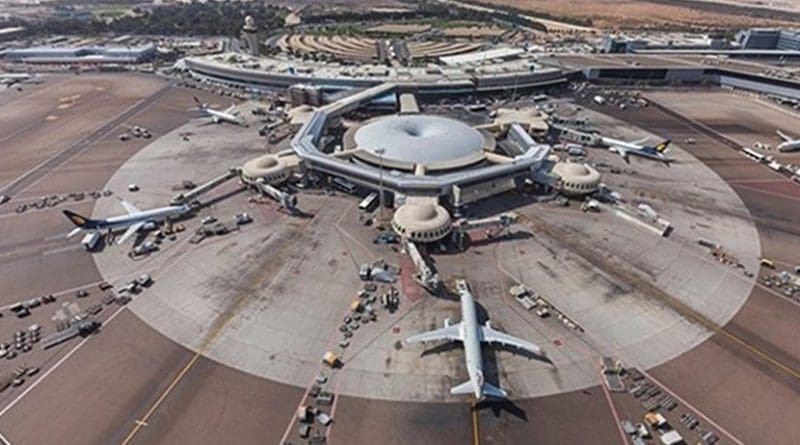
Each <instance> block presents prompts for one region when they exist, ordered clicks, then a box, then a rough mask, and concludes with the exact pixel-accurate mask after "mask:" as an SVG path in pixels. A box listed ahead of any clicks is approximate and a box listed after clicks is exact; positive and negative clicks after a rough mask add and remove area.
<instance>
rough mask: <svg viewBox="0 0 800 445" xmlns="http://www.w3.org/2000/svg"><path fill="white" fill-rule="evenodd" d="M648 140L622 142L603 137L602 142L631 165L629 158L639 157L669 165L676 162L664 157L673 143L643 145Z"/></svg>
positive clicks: (668, 141) (667, 141)
mask: <svg viewBox="0 0 800 445" xmlns="http://www.w3.org/2000/svg"><path fill="white" fill-rule="evenodd" d="M647 139H648V138H644V139H640V140H638V141H632V142H627V141H620V140H618V139H612V138H607V137H601V138H600V142H601V143H602V144H603V145H605V146H606V147H608V149H609V150H610V151H611V152H613V153H617V154H619V155H620V156H622V159H624V160H625V162H627V163H629V164H630V162H631V161H630V159H629V156H639V157H641V158H647V159H652V160H655V161H659V162H663V163H665V164H668V165H669V163H670V162H673V161H674V159H672V158H668V157H666V156H664V153H665V152H666V151H667V147H668V146H669V144H670V142H671V141H670V140H669V139H667V140H666V141H664V142H662V143H660V144H658V145H655V146H650V145H642V144H644V143H646V142H647Z"/></svg>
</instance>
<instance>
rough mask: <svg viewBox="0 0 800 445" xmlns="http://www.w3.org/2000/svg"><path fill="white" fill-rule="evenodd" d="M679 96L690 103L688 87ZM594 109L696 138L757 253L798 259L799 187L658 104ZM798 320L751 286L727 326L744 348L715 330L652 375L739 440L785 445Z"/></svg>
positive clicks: (797, 373) (797, 427) (783, 302)
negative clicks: (746, 215) (752, 226)
mask: <svg viewBox="0 0 800 445" xmlns="http://www.w3.org/2000/svg"><path fill="white" fill-rule="evenodd" d="M700 97H701V98H702V95H701V96H700ZM677 99H678V100H682V101H686V102H688V103H686V106H691V102H692V95H691V93H683V94H681V95H680V96H678V97H677ZM593 108H597V109H598V111H601V112H606V113H610V114H612V115H614V117H617V118H619V119H621V120H624V121H627V122H630V123H632V124H634V125H637V126H639V127H642V128H644V129H646V130H648V131H651V132H653V133H655V134H659V135H662V136H665V137H671V138H672V139H673V140H674V141H676V143H678V144H680V143H681V141H684V140H685V139H686V138H693V139H695V140H696V142H695V143H694V144H692V145H691V146H685V145H684V146H683V148H684V149H686V150H688V151H689V152H691V153H692V154H693V155H694V156H695V157H697V158H698V159H699V160H700V161H701V162H703V163H705V164H706V165H708V166H709V167H710V168H712V169H713V170H714V171H715V172H716V173H717V174H719V175H720V176H721V177H722V178H723V179H725V180H726V181H727V182H728V183H729V184H730V185H731V187H733V188H734V190H735V191H736V192H737V193H738V194H739V196H740V197H741V199H742V200H743V201H744V203H745V205H746V206H747V207H748V209H749V210H750V213H751V215H752V217H753V219H754V221H755V223H756V226H757V228H758V231H759V236H760V238H761V246H762V255H763V256H765V257H774V258H778V259H780V260H781V261H783V262H785V263H787V264H800V249H798V247H800V238H798V236H797V235H798V233H800V229H798V227H797V225H796V224H797V223H796V222H797V221H800V199H798V198H800V186H798V185H797V184H793V183H791V181H789V180H787V179H785V178H783V177H782V176H780V175H779V174H777V173H775V172H773V171H772V170H770V169H768V168H767V167H766V166H764V165H760V164H756V163H755V162H753V161H751V160H749V159H747V158H746V157H744V156H743V155H741V154H739V153H737V152H736V150H735V149H733V148H731V147H730V146H729V145H727V144H724V143H722V142H720V141H719V140H717V139H715V138H712V137H709V136H708V135H707V134H706V133H704V132H701V131H699V130H698V129H697V126H696V125H693V122H692V119H688V120H686V119H681V118H677V117H675V116H673V115H671V114H667V113H664V112H663V111H660V110H658V109H657V108H656V107H647V108H644V109H639V110H636V111H632V112H621V111H619V110H616V109H612V108H609V107H606V108H603V107H593ZM739 118H740V119H741V116H740V117H739ZM697 121H698V122H699V123H701V124H703V125H708V126H711V125H714V126H716V127H717V128H718V129H722V128H724V127H726V126H730V125H738V124H737V123H734V122H728V123H726V122H724V121H715V122H708V121H707V122H704V121H703V118H702V116H697ZM737 128H741V126H739V127H737ZM753 137H756V136H753ZM698 211H702V203H698ZM798 325H800V308H798V306H797V305H796V304H794V303H793V302H791V301H790V300H787V299H785V298H783V296H779V295H776V294H774V293H771V292H768V291H766V290H765V289H763V288H761V287H756V288H755V289H754V290H753V292H752V294H751V295H750V297H749V298H748V300H747V302H746V303H745V305H744V306H743V307H742V308H741V310H740V311H739V313H737V315H736V316H735V317H734V318H733V320H731V322H730V323H728V324H727V325H726V326H724V330H725V331H726V332H728V333H730V334H731V335H733V336H735V337H736V338H739V339H741V340H742V341H744V342H745V343H746V346H743V345H742V344H740V343H737V342H732V341H731V340H730V339H729V338H726V336H725V335H719V334H718V335H715V336H714V337H712V339H711V340H709V341H706V342H705V343H703V344H701V345H700V346H699V347H697V348H695V349H693V350H692V351H689V352H688V353H686V354H684V355H682V356H681V357H678V358H677V359H675V360H672V361H670V362H668V363H666V364H664V365H662V366H659V367H657V368H655V369H653V370H652V371H651V373H652V374H653V375H654V376H655V377H656V378H658V379H659V380H660V381H662V382H664V383H665V384H666V385H667V386H669V387H670V388H671V389H672V390H674V391H675V392H676V393H677V394H678V395H680V396H681V397H684V398H685V399H687V400H688V401H689V402H691V403H692V404H693V405H695V406H696V407H697V408H698V409H699V410H701V411H703V412H704V413H706V414H708V415H709V416H710V417H712V418H713V419H714V420H715V421H716V422H718V423H719V424H720V425H721V426H723V427H724V428H726V429H727V430H729V431H730V432H731V433H733V434H734V435H735V436H736V437H738V438H739V439H741V440H742V441H743V442H744V443H775V444H787V445H788V444H791V443H793V441H794V438H796V437H800V424H798V423H796V422H786V421H785V419H787V418H795V417H797V416H800V404H798V403H797V400H798V398H800V389H798V388H800V386H798V383H800V345H798V343H797V342H796V341H795V340H794V338H793V337H794V336H793V335H792V334H791V332H793V331H795V330H796V327H797V326H798ZM751 348H752V349H751Z"/></svg>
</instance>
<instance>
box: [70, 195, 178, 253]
mask: <svg viewBox="0 0 800 445" xmlns="http://www.w3.org/2000/svg"><path fill="white" fill-rule="evenodd" d="M120 204H122V207H124V208H125V210H126V211H127V212H128V214H127V215H120V216H112V217H111V218H104V219H91V218H86V217H85V216H81V215H79V214H77V213H75V212H73V211H70V210H64V215H65V216H66V217H67V218H69V220H70V221H72V224H75V225H76V226H77V227H76V228H75V229H73V230H72V231H71V232H69V234H67V238H72V237H73V236H75V235H77V234H78V233H80V232H82V231H88V230H94V231H105V230H118V229H126V230H125V233H123V234H122V236H121V237H120V238H119V239H118V240H117V244H122V243H124V242H125V241H126V240H127V239H128V238H130V237H131V235H133V234H134V233H136V232H138V231H139V230H140V229H146V230H150V229H153V228H154V227H155V226H156V224H157V223H159V222H161V221H164V220H165V219H167V218H170V217H174V216H180V215H183V214H184V213H186V212H188V211H189V210H191V209H190V208H189V206H186V205H181V206H168V207H159V208H157V209H150V210H139V209H137V208H136V207H134V206H133V204H131V203H129V202H127V201H120Z"/></svg>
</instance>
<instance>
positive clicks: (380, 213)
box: [375, 148, 386, 223]
mask: <svg viewBox="0 0 800 445" xmlns="http://www.w3.org/2000/svg"><path fill="white" fill-rule="evenodd" d="M375 153H376V154H377V155H378V200H379V201H378V202H380V204H379V205H380V209H379V210H378V220H379V221H380V222H381V223H383V154H384V153H386V149H385V148H376V149H375Z"/></svg>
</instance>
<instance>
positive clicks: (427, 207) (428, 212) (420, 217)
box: [407, 204, 436, 221]
mask: <svg viewBox="0 0 800 445" xmlns="http://www.w3.org/2000/svg"><path fill="white" fill-rule="evenodd" d="M407 214H408V216H409V217H411V218H414V219H416V220H417V221H430V220H432V219H434V218H436V208H435V207H434V206H433V204H416V205H409V206H408V211H407Z"/></svg>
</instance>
